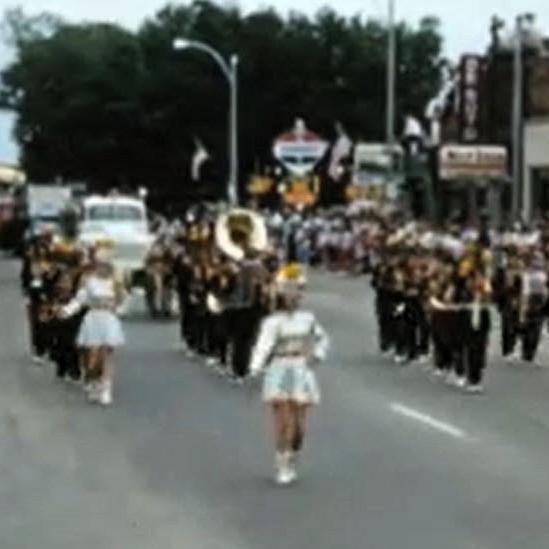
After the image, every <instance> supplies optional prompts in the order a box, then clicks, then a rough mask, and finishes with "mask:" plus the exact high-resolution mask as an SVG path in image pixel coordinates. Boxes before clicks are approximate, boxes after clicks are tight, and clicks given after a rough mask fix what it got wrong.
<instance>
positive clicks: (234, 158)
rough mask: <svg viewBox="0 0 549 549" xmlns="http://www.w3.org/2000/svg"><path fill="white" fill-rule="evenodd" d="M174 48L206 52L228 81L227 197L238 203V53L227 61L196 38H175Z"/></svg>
mask: <svg viewBox="0 0 549 549" xmlns="http://www.w3.org/2000/svg"><path fill="white" fill-rule="evenodd" d="M173 47H174V49H176V50H186V49H194V50H199V51H202V52H204V53H206V54H208V55H209V56H210V57H211V58H213V60H214V61H215V62H216V63H217V65H218V66H219V68H220V69H221V72H222V73H223V75H224V76H225V78H226V79H227V82H228V83H229V91H230V107H229V132H228V133H229V141H228V153H229V154H228V157H229V178H228V181H227V199H228V201H229V203H230V204H231V205H232V206H235V205H237V204H238V55H236V54H233V55H231V58H230V60H229V62H227V61H226V60H225V59H224V58H223V56H222V55H221V54H220V53H219V52H218V51H217V50H216V49H214V48H212V47H211V46H209V45H208V44H206V43H204V42H199V41H197V40H186V39H185V38H176V39H175V40H174V41H173Z"/></svg>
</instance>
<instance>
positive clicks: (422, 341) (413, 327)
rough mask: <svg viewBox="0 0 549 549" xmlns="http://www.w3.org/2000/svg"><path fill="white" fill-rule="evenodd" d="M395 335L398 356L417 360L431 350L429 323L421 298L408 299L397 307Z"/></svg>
mask: <svg viewBox="0 0 549 549" xmlns="http://www.w3.org/2000/svg"><path fill="white" fill-rule="evenodd" d="M402 306H403V308H402ZM395 336H396V352H397V355H398V356H401V357H404V358H406V359H407V360H415V359H416V358H418V356H419V355H426V354H427V353H428V352H429V339H430V329H429V323H428V320H427V316H426V314H425V311H424V309H423V306H422V303H421V301H420V300H419V299H417V298H410V299H406V300H405V301H403V302H402V303H401V308H400V310H399V309H398V307H397V316H396V326H395Z"/></svg>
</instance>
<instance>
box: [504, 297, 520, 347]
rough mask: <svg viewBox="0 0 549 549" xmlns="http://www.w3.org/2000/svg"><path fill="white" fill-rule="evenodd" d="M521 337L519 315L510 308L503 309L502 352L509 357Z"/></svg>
mask: <svg viewBox="0 0 549 549" xmlns="http://www.w3.org/2000/svg"><path fill="white" fill-rule="evenodd" d="M518 335H519V327H518V314H517V311H516V310H514V309H512V308H510V307H503V308H502V309H501V352H502V354H503V356H509V355H511V354H513V352H514V351H515V347H516V344H517V339H518Z"/></svg>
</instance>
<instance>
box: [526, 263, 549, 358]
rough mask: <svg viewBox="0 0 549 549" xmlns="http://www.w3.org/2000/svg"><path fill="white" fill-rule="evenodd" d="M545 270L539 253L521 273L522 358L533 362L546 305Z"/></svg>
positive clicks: (546, 282)
mask: <svg viewBox="0 0 549 549" xmlns="http://www.w3.org/2000/svg"><path fill="white" fill-rule="evenodd" d="M547 284H548V279H547V272H546V269H545V260H544V258H543V255H542V254H541V253H535V254H533V255H532V256H531V257H530V259H529V260H528V266H527V268H526V270H525V271H523V273H522V275H521V291H520V305H519V324H520V330H521V339H522V358H523V360H524V361H526V362H528V363H535V359H536V354H537V350H538V346H539V342H540V337H541V329H542V325H543V320H544V314H545V311H546V310H547V309H546V305H547V294H548V292H547Z"/></svg>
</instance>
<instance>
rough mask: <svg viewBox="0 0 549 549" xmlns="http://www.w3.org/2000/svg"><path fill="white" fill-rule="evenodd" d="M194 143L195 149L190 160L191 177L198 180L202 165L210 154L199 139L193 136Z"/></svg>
mask: <svg viewBox="0 0 549 549" xmlns="http://www.w3.org/2000/svg"><path fill="white" fill-rule="evenodd" d="M194 144H195V150H194V154H193V158H192V161H191V178H192V180H193V181H199V180H200V170H201V169H202V165H203V164H204V162H206V160H209V158H210V154H209V153H208V151H207V150H206V147H204V144H203V143H202V141H200V139H198V138H196V137H195V139H194Z"/></svg>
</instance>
